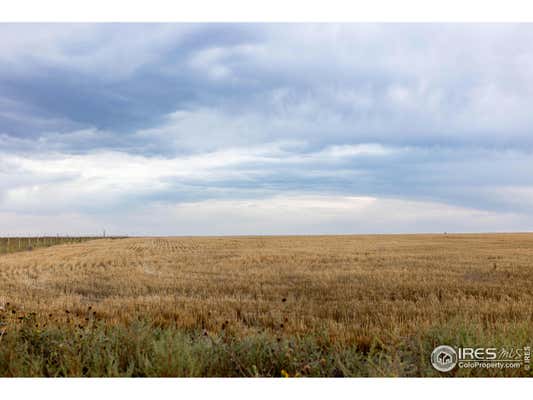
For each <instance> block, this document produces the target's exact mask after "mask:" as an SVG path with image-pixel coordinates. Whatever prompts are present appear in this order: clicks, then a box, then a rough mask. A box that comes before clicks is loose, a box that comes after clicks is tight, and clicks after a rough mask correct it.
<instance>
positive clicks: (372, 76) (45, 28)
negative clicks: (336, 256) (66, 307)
mask: <svg viewBox="0 0 533 400" xmlns="http://www.w3.org/2000/svg"><path fill="white" fill-rule="evenodd" d="M0 38H1V40H0V234H42V233H62V234H65V233H70V234H77V233H96V232H101V230H102V229H104V228H105V229H106V230H107V231H108V232H110V233H115V234H131V235H135V234H137V235H142V234H150V235H158V234H159V235H169V234H175V235H193V234H208V235H209V234H213V235H215V234H217V235H218V234H305V233H309V234H317V233H389V232H443V231H449V232H474V231H480V232H482V231H525V230H532V227H533V129H532V128H533V46H531V43H533V25H527V24H526V25H524V24H514V25H491V24H482V25H476V24H463V25H454V24H446V25H439V24H429V25H421V24H399V25H386V24H385V25H373V24H349V25H329V24H319V25H311V24H274V25H270V24H207V25H203V24H156V25H139V24H88V25H83V24H74V25H64V24H54V25H41V24H0Z"/></svg>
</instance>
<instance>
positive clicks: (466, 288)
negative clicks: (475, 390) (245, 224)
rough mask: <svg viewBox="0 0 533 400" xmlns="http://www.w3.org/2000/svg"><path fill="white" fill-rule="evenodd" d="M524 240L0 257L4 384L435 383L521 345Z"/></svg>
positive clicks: (527, 293) (362, 241)
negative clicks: (468, 355)
mask: <svg viewBox="0 0 533 400" xmlns="http://www.w3.org/2000/svg"><path fill="white" fill-rule="evenodd" d="M531 282H533V234H485V235H478V234H468V235H466V234H465V235H455V234H448V235H445V234H441V235H373V236H370V235H369V236H308V237H304V236H301V237H297V236H294V237H209V238H208V237H205V238H204V237H180V238H125V239H116V240H110V239H99V240H92V241H87V242H82V243H72V244H63V245H57V246H52V247H48V248H44V249H38V250H33V251H21V252H18V253H13V254H5V255H1V256H0V309H1V311H0V321H1V325H2V326H0V334H1V338H0V375H3V376H446V375H465V374H474V375H505V376H523V375H530V372H529V371H524V370H523V369H521V370H515V371H501V370H494V369H493V370H479V369H478V370H472V371H467V370H460V371H459V372H457V371H455V372H454V371H452V372H450V373H439V372H437V371H435V370H434V369H432V368H431V365H430V362H429V356H430V353H431V350H432V349H433V348H434V347H435V346H436V345H439V344H452V345H472V346H476V345H477V346H481V345H482V346H499V345H509V346H515V347H516V346H524V345H527V344H530V339H531V338H533V289H532V287H531Z"/></svg>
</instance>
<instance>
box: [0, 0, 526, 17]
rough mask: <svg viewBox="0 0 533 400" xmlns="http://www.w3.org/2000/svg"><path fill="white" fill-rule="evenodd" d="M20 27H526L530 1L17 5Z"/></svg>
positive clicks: (105, 0)
mask: <svg viewBox="0 0 533 400" xmlns="http://www.w3.org/2000/svg"><path fill="white" fill-rule="evenodd" d="M0 21H14V22H50V21H51V22H66V21H70V22H127V21H134V22H140V21H145V22H161V21H179V22H215V21H216V22H237V21H244V22H266V21H268V22H310V21H312V22H354V21H357V22H360V21H365V22H375V21H378V22H444V21H446V22H448V21H454V22H474V21H476V22H523V21H533V5H532V4H531V1H528V0H505V1H504V0H372V1H370V0H367V1H362V0H327V1H326V0H322V1H319V0H269V1H266V0H262V1H259V0H218V1H217V0H194V1H187V2H186V1H176V0H174V1H171V0H150V1H141V0H91V1H75V0H46V1H43V0H16V1H13V2H7V1H6V2H3V4H2V11H1V13H0Z"/></svg>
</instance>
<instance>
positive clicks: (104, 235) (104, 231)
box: [104, 229, 105, 237]
mask: <svg viewBox="0 0 533 400" xmlns="http://www.w3.org/2000/svg"><path fill="white" fill-rule="evenodd" d="M104 237H105V229H104Z"/></svg>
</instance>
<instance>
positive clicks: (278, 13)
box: [0, 0, 533, 400]
mask: <svg viewBox="0 0 533 400" xmlns="http://www.w3.org/2000/svg"><path fill="white" fill-rule="evenodd" d="M532 10H533V6H532V5H531V2H529V1H525V0H505V1H494V0H447V1H444V0H439V1H435V0H373V1H366V2H363V1H354V0H351V1H349V0H327V1H317V0H270V1H261V2H259V1H252V0H222V1H220V0H219V1H216V0H195V1H188V2H179V1H168V0H150V1H139V0H127V1H126V0H92V1H90V2H89V1H84V2H77V1H73V0H46V1H43V0H17V1H15V2H4V3H3V4H2V11H1V13H0V21H3V22H6V21H9V22H49V21H52V22H131V21H133V22H141V21H143V22H161V21H179V22H289V21H291V22H309V21H313V22H375V21H379V22H474V21H475V22H496V21H497V22H524V21H533V11H532ZM0 40H1V38H0ZM532 388H533V380H532V379H518V380H517V379H475V380H470V379H364V378H363V379H288V380H286V379H10V378H5V379H0V390H1V394H2V397H5V398H17V399H18V398H26V397H28V398H35V399H37V398H38V399H40V400H42V399H47V398H50V399H54V400H59V399H63V398H64V399H72V398H76V399H82V400H83V399H91V400H94V399H95V398H99V397H101V398H115V399H118V398H128V399H137V398H138V399H146V398H155V396H158V395H166V397H172V398H176V397H181V398H193V397H194V398H203V397H207V396H209V397H210V398H213V399H217V400H221V399H231V400H235V399H240V398H242V399H250V398H253V399H268V400H272V399H283V398H306V399H307V398H311V399H313V398H317V399H318V398H321V399H323V398H332V397H335V398H338V397H341V396H342V395H344V396H343V397H347V398H350V399H351V398H395V399H397V398H408V399H409V400H412V399H431V400H440V399H446V400H449V399H450V397H451V396H460V397H464V398H468V397H472V398H479V397H481V398H484V399H492V398H500V399H501V398H504V397H505V398H506V397H509V396H512V395H513V394H514V393H516V394H517V395H522V396H527V394H528V393H531V389H532Z"/></svg>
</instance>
